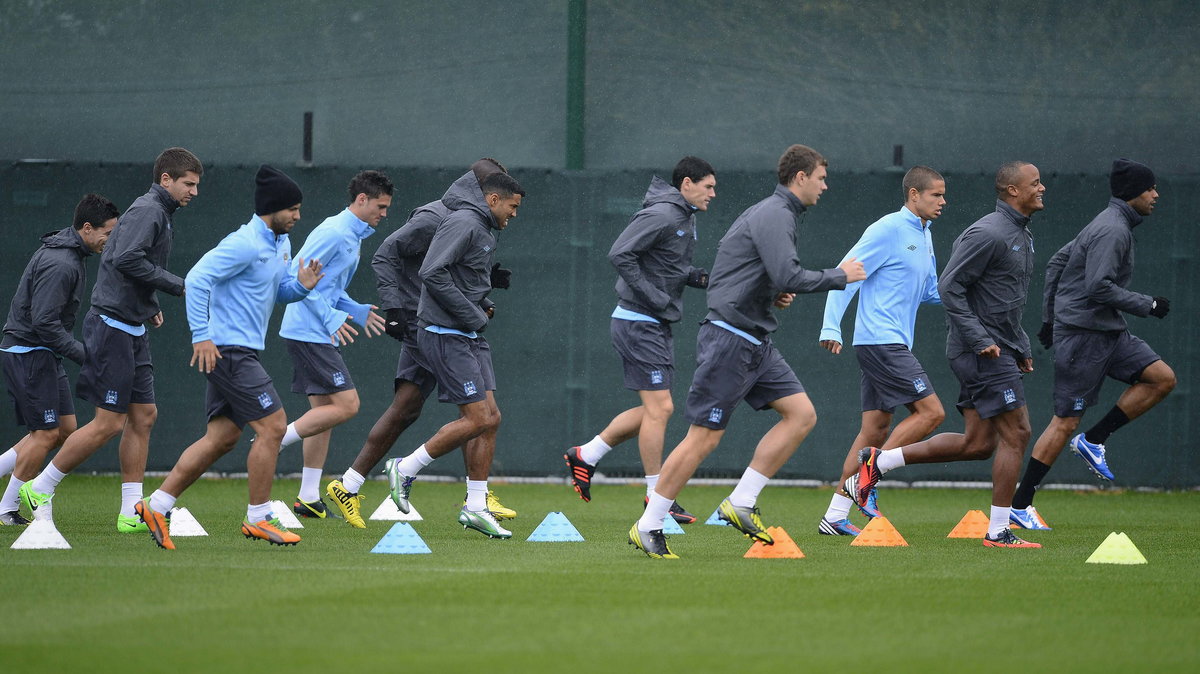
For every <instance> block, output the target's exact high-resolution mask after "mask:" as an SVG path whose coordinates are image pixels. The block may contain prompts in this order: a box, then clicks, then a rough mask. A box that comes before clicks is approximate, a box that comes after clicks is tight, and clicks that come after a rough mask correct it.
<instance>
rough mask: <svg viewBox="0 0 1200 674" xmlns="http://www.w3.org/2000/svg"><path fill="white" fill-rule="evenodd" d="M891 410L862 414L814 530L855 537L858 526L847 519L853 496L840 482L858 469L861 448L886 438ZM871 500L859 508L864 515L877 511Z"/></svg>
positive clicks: (873, 515)
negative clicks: (848, 494) (849, 494)
mask: <svg viewBox="0 0 1200 674" xmlns="http://www.w3.org/2000/svg"><path fill="white" fill-rule="evenodd" d="M891 424H892V413H891V412H888V411H885V410H866V411H864V412H863V413H862V423H861V424H860V425H859V429H858V435H856V436H854V442H852V443H850V451H848V452H846V460H845V461H843V462H842V475H841V477H839V478H838V482H837V487H836V488H835V489H834V491H833V495H832V496H830V498H829V507H827V508H826V509H825V515H824V516H823V517H822V518H821V521H820V522H819V523H818V524H817V532H818V533H821V534H825V535H826V536H857V535H858V533H859V529H858V527H856V526H854V524H852V523H851V522H850V506H852V505H855V503H854V499H852V498H850V497H849V496H847V495H846V494H845V492H844V490H843V489H842V485H843V484H845V482H846V480H847V479H849V478H850V476H852V475H854V474H855V473H857V472H858V467H859V462H858V453H859V451H860V450H862V448H863V447H880V446H882V445H883V444H884V443H885V442H886V441H887V439H888V429H889V428H891ZM873 501H874V498H872V499H870V500H869V501H868V502H867V503H866V504H864V505H863V506H860V507H859V509H860V510H862V511H863V514H864V515H866V516H867V517H877V516H878V512H879V511H878V510H877V509H876V507H875V503H874V502H873Z"/></svg>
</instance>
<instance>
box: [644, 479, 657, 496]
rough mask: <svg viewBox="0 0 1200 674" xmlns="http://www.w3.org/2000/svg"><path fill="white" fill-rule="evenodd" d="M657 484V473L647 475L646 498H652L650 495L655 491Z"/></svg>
mask: <svg viewBox="0 0 1200 674" xmlns="http://www.w3.org/2000/svg"><path fill="white" fill-rule="evenodd" d="M657 486H658V476H657V475H647V476H646V498H650V495H651V494H653V493H654V488H655V487H657Z"/></svg>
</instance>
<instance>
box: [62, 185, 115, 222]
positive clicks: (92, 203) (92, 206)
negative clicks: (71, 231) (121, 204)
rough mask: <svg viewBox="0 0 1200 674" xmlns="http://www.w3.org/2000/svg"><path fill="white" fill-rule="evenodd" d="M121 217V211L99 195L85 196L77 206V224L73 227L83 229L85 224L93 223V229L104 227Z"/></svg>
mask: <svg viewBox="0 0 1200 674" xmlns="http://www.w3.org/2000/svg"><path fill="white" fill-rule="evenodd" d="M119 215H121V211H119V210H117V207H116V206H115V205H114V204H113V202H111V201H109V200H108V199H105V198H104V197H102V196H100V195H99V194H95V193H90V194H85V195H83V198H82V199H80V200H79V203H78V204H75V222H74V223H72V226H73V227H74V228H75V229H83V226H84V225H85V224H88V223H91V225H92V226H93V227H103V226H104V223H106V222H108V221H109V220H112V219H113V218H115V217H118V216H119Z"/></svg>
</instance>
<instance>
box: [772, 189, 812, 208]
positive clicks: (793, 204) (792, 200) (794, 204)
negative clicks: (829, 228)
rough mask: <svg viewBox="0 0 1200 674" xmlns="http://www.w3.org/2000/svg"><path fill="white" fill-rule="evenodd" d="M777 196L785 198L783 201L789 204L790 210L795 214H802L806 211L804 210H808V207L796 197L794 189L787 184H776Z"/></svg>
mask: <svg viewBox="0 0 1200 674" xmlns="http://www.w3.org/2000/svg"><path fill="white" fill-rule="evenodd" d="M775 196H778V197H781V198H782V199H783V203H785V204H787V207H788V210H790V211H791V212H792V213H794V214H795V215H800V214H801V213H804V211H806V210H808V208H807V207H806V206H805V205H804V204H803V203H801V202H800V200H799V199H797V198H796V195H795V194H792V191H791V190H789V189H788V188H787V185H776V186H775Z"/></svg>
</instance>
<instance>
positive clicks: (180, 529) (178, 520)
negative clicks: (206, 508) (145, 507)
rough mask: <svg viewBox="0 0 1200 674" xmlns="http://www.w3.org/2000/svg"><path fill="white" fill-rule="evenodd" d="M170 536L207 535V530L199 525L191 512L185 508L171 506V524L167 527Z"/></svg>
mask: <svg viewBox="0 0 1200 674" xmlns="http://www.w3.org/2000/svg"><path fill="white" fill-rule="evenodd" d="M167 529H168V530H169V531H170V532H171V537H172V538H174V537H176V536H207V535H208V532H207V531H205V530H204V527H202V526H200V522H199V521H197V520H196V518H195V516H194V515H192V512H191V511H190V510H188V509H187V508H171V525H170V526H169V527H167Z"/></svg>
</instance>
